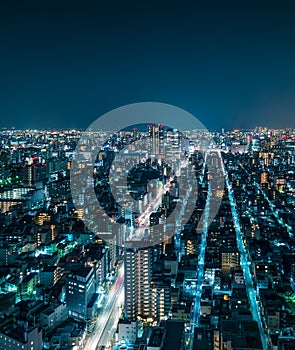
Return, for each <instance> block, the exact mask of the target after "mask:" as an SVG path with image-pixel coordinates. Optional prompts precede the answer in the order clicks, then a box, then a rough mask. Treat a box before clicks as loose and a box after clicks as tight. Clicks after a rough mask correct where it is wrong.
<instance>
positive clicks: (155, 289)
mask: <svg viewBox="0 0 295 350" xmlns="http://www.w3.org/2000/svg"><path fill="white" fill-rule="evenodd" d="M141 243H142V242H132V244H125V250H124V264H125V316H126V317H127V318H128V319H129V320H136V318H137V317H141V318H143V319H153V320H160V319H161V318H162V317H164V316H166V315H168V312H169V307H170V301H171V288H170V283H168V282H167V280H165V279H164V278H157V279H153V276H152V266H153V248H154V247H149V248H141V247H140V246H141Z"/></svg>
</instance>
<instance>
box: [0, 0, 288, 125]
mask: <svg viewBox="0 0 295 350" xmlns="http://www.w3.org/2000/svg"><path fill="white" fill-rule="evenodd" d="M159 2H160V1H159ZM257 3H258V4H257ZM143 101H157V102H165V103H169V104H173V105H176V106H178V107H181V108H183V109H185V110H187V111H189V112H190V113H192V114H194V115H195V116H197V117H198V118H199V119H200V120H201V121H202V122H203V123H204V125H205V126H206V127H207V128H209V129H220V128H222V127H224V128H226V129H233V128H242V129H243V128H252V127H255V126H261V125H262V126H268V127H273V128H277V127H295V118H294V116H295V3H294V2H293V4H292V1H288V2H286V1H277V2H276V3H274V2H271V1H259V0H256V1H234V2H228V1H220V0H219V1H207V0H205V1H204V0H203V1H198V0H194V1H169V2H166V1H162V2H160V4H158V1H134V2H130V1H117V2H115V1H107V0H105V1H101V0H97V1H88V0H83V1H82V0H81V1H75V0H38V1H31V0H19V1H16V0H5V1H4V0H3V1H1V2H0V127H11V126H15V127H16V128H64V127H65V128H68V127H73V128H86V127H87V126H88V125H89V124H90V123H91V122H92V121H94V120H95V119H96V118H97V117H98V116H99V115H101V114H103V113H105V112H107V111H109V110H111V109H113V108H116V107H119V106H121V105H125V104H129V103H133V102H143Z"/></svg>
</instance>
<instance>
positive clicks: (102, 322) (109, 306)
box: [84, 264, 124, 350]
mask: <svg viewBox="0 0 295 350" xmlns="http://www.w3.org/2000/svg"><path fill="white" fill-rule="evenodd" d="M123 287H124V264H122V265H121V266H120V269H119V271H118V277H117V279H116V281H115V282H114V284H113V285H112V287H111V289H110V291H109V294H108V297H107V302H106V304H105V305H104V306H103V307H102V309H101V311H100V314H99V315H98V317H97V319H96V322H95V327H94V330H93V332H92V334H91V336H90V337H89V339H88V340H87V342H86V345H85V347H84V350H95V349H96V348H97V346H98V345H100V343H101V340H104V341H105V340H107V339H108V342H109V341H110V338H111V337H112V335H111V334H110V333H109V331H110V329H111V328H113V324H114V319H112V317H114V316H115V315H114V310H115V311H117V313H119V310H118V309H117V306H118V303H120V302H121V301H122V300H123V297H124V288H123ZM119 306H120V305H119ZM101 345H106V344H101Z"/></svg>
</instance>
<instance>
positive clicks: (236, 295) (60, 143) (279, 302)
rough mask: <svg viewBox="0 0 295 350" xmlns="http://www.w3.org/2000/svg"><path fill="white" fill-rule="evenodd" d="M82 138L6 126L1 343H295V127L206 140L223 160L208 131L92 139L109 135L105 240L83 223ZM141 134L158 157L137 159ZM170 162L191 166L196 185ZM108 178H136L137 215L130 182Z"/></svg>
mask: <svg viewBox="0 0 295 350" xmlns="http://www.w3.org/2000/svg"><path fill="white" fill-rule="evenodd" d="M80 135H81V132H80V131H78V130H60V131H39V130H8V129H3V130H1V132H0V348H1V349H6V348H7V349H11V350H16V349H18V350H19V349H28V350H41V349H50V350H55V349H64V350H68V349H73V350H78V349H79V350H80V349H87V350H88V349H91V350H92V349H93V350H95V349H101V350H102V349H105V350H107V349H108V350H109V349H114V350H118V349H126V350H132V349H138V350H156V349H159V350H178V349H185V350H189V349H190V350H191V349H192V350H196V349H205V350H231V349H233V350H234V349H236V350H240V349H254V350H260V349H273V350H277V349H278V350H285V349H292V348H294V347H295V241H294V234H295V211H294V208H295V130H292V129H282V130H271V129H268V128H256V129H255V130H243V131H240V130H234V131H225V130H224V129H223V130H222V131H221V132H211V133H209V132H208V135H207V134H206V135H205V137H206V138H209V137H210V138H212V140H213V141H214V142H213V141H212V143H211V144H210V146H211V149H210V150H209V149H208V150H207V151H208V152H211V153H213V154H215V156H214V157H213V158H212V157H209V156H208V155H207V151H206V150H202V149H201V147H200V145H199V143H198V140H199V135H200V131H188V132H186V133H185V134H182V133H180V132H179V131H178V130H174V129H169V128H166V127H164V126H162V125H149V126H147V127H146V130H144V131H140V129H136V128H134V129H132V131H121V132H116V133H114V134H112V136H111V137H108V138H107V139H105V138H106V134H104V133H103V132H101V133H93V134H91V133H90V134H89V143H91V142H92V141H91V140H93V142H94V140H97V139H98V138H99V139H101V140H102V141H104V142H102V143H101V145H102V146H101V148H100V149H99V150H98V152H97V156H96V158H95V159H91V161H92V162H93V186H94V191H95V195H96V198H97V201H98V202H99V203H100V209H97V211H96V218H95V220H96V222H97V223H98V226H97V227H98V230H97V231H96V232H92V231H91V229H90V228H89V227H87V226H86V225H85V223H84V221H83V220H84V219H85V217H87V218H88V220H89V216H90V214H89V212H88V211H87V206H86V203H87V201H88V197H87V196H88V194H87V191H86V190H85V191H84V190H83V189H85V188H86V187H87V186H86V184H85V187H83V188H82V190H81V196H80V197H79V204H80V207H79V208H78V207H75V205H74V203H73V199H72V196H71V187H70V171H71V164H72V161H73V154H74V151H75V148H76V145H77V143H78V140H79V138H80ZM203 136H204V135H203ZM143 139H144V140H148V142H150V145H151V148H150V150H151V153H152V154H148V152H147V153H146V158H145V159H143V160H142V161H141V162H139V163H137V164H135V165H134V159H137V158H136V156H137V153H136V152H137V150H136V148H135V146H134V142H137V141H140V140H143ZM167 144H169V147H168V148H167V147H166V146H167ZM123 148H124V149H126V152H124V154H123V156H122V157H124V162H122V163H119V164H116V163H113V161H114V159H115V158H116V155H117V154H118V153H119V152H120V151H121V150H122V149H123ZM167 150H168V151H167ZM165 152H166V153H167V152H168V153H169V154H165ZM165 156H169V157H173V158H174V159H175V164H177V166H179V167H183V169H184V170H183V172H182V176H183V177H184V178H185V179H186V181H185V184H186V188H185V189H183V188H181V185H180V184H181V182H180V181H179V175H178V173H177V171H176V169H173V167H172V166H171V164H170V163H169V161H167V159H165ZM209 162H210V168H209ZM188 166H191V167H193V169H194V176H195V179H196V181H197V182H196V183H197V185H196V186H197V187H198V188H197V189H195V190H196V193H197V195H196V198H195V203H194V207H193V211H192V212H189V208H187V198H188V197H189V196H190V195H191V193H192V191H193V190H194V189H193V188H192V186H191V183H190V182H189V176H191V174H189V173H188V170H187V169H188ZM79 167H80V168H79ZM79 167H78V170H79V169H83V167H84V164H83V163H81V164H79ZM110 172H111V173H112V176H113V179H114V182H115V183H117V184H119V183H120V180H121V178H122V177H123V176H125V175H126V172H128V176H127V181H128V183H127V189H128V191H129V193H130V195H131V197H132V198H133V199H134V200H135V202H136V205H137V206H136V208H134V206H133V207H132V208H131V206H130V205H129V204H128V202H127V201H124V191H126V188H124V187H122V188H121V190H120V189H119V190H118V193H117V197H116V198H115V197H114V196H113V194H112V191H111V189H110V184H109V175H110ZM212 172H214V174H215V175H216V174H217V175H218V176H219V177H221V178H222V186H220V185H218V186H217V185H216V184H213V183H212V178H214V177H213V174H212ZM159 189H160V190H161V192H159V193H160V195H158V191H159ZM181 196H182V197H181ZM121 199H122V201H121V202H120V203H118V202H117V201H118V200H121ZM216 200H219V202H220V204H219V205H218V210H217V214H216V215H215V214H214V217H213V218H211V219H210V208H211V207H210V205H211V206H212V205H213V202H214V201H216ZM179 202H181V204H182V205H181V210H180V211H179V212H177V213H176V219H175V222H174V223H171V222H169V217H170V216H171V215H172V213H173V212H175V210H176V208H178V206H177V204H178V203H179ZM151 203H152V204H153V205H151ZM188 212H189V217H188V219H186V220H185V222H183V220H184V219H183V218H184V217H186V213H188ZM112 222H117V223H118V224H119V225H112ZM143 242H145V244H143ZM121 297H122V301H121V299H120V298H121Z"/></svg>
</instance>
